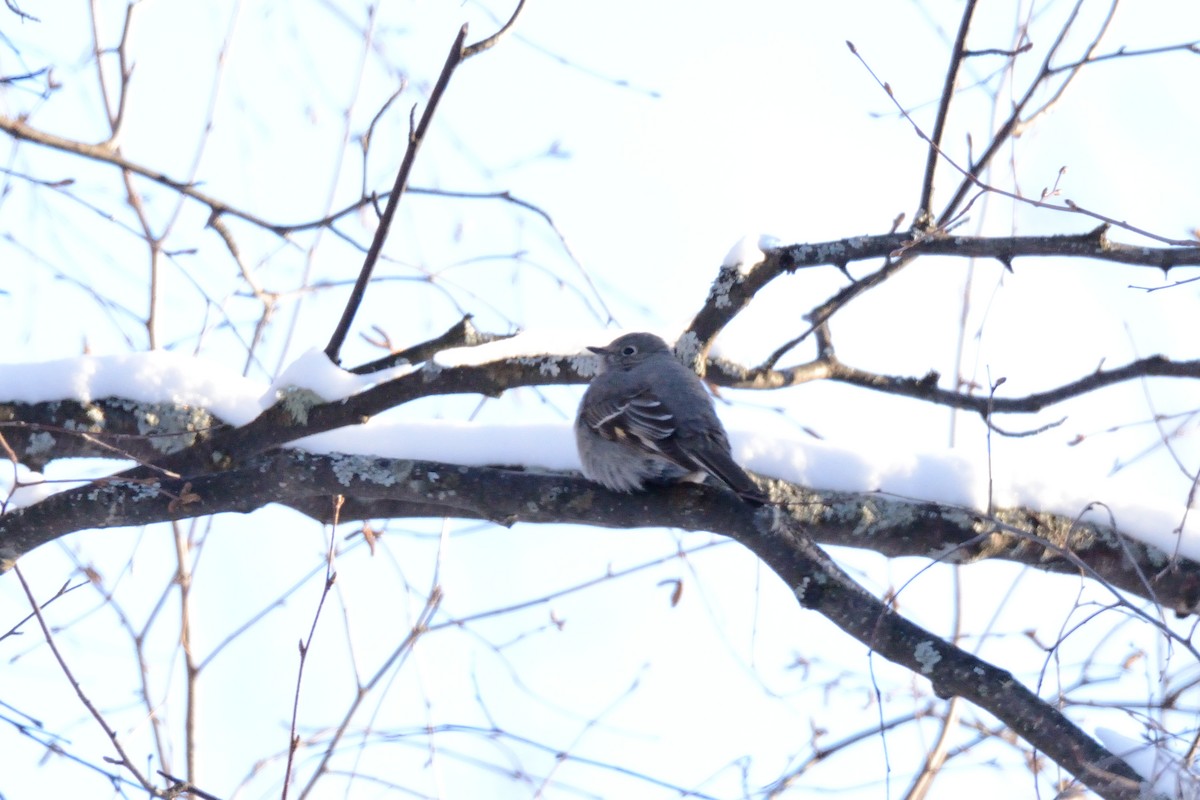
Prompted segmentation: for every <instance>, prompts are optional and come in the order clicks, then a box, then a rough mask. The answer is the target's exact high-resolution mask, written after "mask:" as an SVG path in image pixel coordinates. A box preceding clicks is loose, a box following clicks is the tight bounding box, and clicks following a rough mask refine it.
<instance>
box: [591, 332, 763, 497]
mask: <svg viewBox="0 0 1200 800" xmlns="http://www.w3.org/2000/svg"><path fill="white" fill-rule="evenodd" d="M588 350H591V351H592V352H593V353H595V354H597V355H598V356H600V358H601V367H600V372H599V374H598V375H596V377H595V378H593V379H592V382H591V384H590V385H589V386H588V388H587V391H585V392H584V394H583V399H582V400H581V401H580V403H579V413H578V414H577V415H576V417H575V444H576V446H577V448H578V449H579V459H580V461H581V462H582V463H583V474H584V476H585V477H587V478H588V479H589V480H592V481H595V482H596V483H599V484H601V485H603V486H604V487H605V488H607V489H610V490H612V491H614V492H635V491H640V490H642V489H644V488H646V485H647V484H648V483H651V484H653V483H666V482H674V481H679V480H684V479H695V478H700V479H703V477H704V476H706V475H711V476H712V477H714V478H716V479H717V480H718V481H720V482H721V483H723V484H724V485H725V486H727V487H729V488H730V489H732V490H733V491H734V492H736V493H737V495H738V496H739V497H741V498H742V500H744V501H746V502H748V503H750V504H753V505H763V504H766V503H768V502H769V498H768V497H767V495H766V494H764V493H763V491H762V490H761V489H760V488H759V487H758V485H757V484H756V483H755V482H754V479H753V478H751V477H750V476H749V475H747V474H746V471H745V470H744V469H742V468H741V467H740V466H738V464H737V462H736V461H734V460H733V455H732V454H731V453H730V450H729V437H728V435H727V434H726V433H725V428H724V427H723V426H722V425H721V420H720V419H718V417H717V412H716V410H715V408H714V407H713V399H712V396H711V395H710V394H709V393H708V390H707V389H705V388H704V384H703V383H702V382H701V380H700V378H699V377H698V376H697V375H696V373H694V372H692V371H691V370H690V369H688V368H687V367H685V366H684V365H683V364H682V363H680V362H679V361H678V360H677V359H676V358H675V355H674V353H673V352H672V351H671V348H670V347H669V346H668V345H667V343H666V342H664V341H663V340H662V339H661V338H659V337H658V336H655V335H654V334H652V333H627V334H625V335H624V336H620V337H618V338H617V339H615V340H614V341H612V342H611V343H610V344H609V345H608V346H607V347H591V346H589V347H588Z"/></svg>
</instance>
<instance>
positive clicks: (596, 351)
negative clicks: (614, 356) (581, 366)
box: [588, 344, 608, 356]
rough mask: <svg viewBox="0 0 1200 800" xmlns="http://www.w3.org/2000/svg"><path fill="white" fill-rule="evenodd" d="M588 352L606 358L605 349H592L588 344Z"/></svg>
mask: <svg viewBox="0 0 1200 800" xmlns="http://www.w3.org/2000/svg"><path fill="white" fill-rule="evenodd" d="M588 350H591V351H592V352H593V353H595V354H596V355H598V356H606V355H608V348H607V347H592V346H591V345H590V344H589V345H588Z"/></svg>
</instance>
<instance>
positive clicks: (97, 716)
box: [13, 564, 164, 797]
mask: <svg viewBox="0 0 1200 800" xmlns="http://www.w3.org/2000/svg"><path fill="white" fill-rule="evenodd" d="M13 572H15V573H16V574H17V580H19V581H20V582H21V588H22V589H23V590H24V592H25V597H27V598H28V599H29V606H30V608H32V609H33V613H34V616H36V617H37V621H38V625H39V626H41V628H42V636H44V637H45V639H46V644H47V645H49V646H50V652H51V653H53V654H54V660H55V661H57V662H58V666H59V669H61V670H62V673H63V675H65V676H66V678H67V681H68V682H69V683H70V684H71V688H72V689H74V690H75V695H76V697H78V698H79V702H81V703H83V707H84V708H86V709H87V710H88V713H89V714H91V715H92V719H94V720H96V722H98V723H99V724H100V727H101V728H102V729H103V730H104V734H105V735H106V736H107V737H108V740H109V741H110V742H112V744H113V747H114V748H115V749H116V751H117V755H119V756H120V757H121V758H120V764H121V766H123V767H124V768H125V769H127V770H129V772H130V773H131V774H132V775H133V777H134V778H135V779H136V780H137V782H138V783H140V784H141V785H142V788H144V789H145V790H146V791H147V792H149V793H150V794H151V795H153V796H154V797H163V796H164V795H163V794H162V792H161V791H159V790H158V789H156V788H155V787H154V785H153V784H151V783H150V781H148V780H147V779H146V778H145V776H143V775H142V773H141V772H139V771H138V768H137V767H135V766H134V765H133V760H132V759H130V758H129V755H128V754H127V753H126V752H125V748H124V747H123V746H122V745H121V740H120V738H119V737H118V736H117V732H116V731H115V730H113V729H112V728H110V727H109V726H108V723H107V722H105V721H104V716H103V715H102V714H101V713H100V709H98V708H96V706H95V705H93V703H92V701H91V700H90V699H89V698H88V696H87V695H86V694H84V692H83V687H82V686H80V685H79V681H77V680H76V679H75V676H74V675H73V674H72V673H71V668H70V667H68V666H67V662H66V659H64V658H63V657H62V653H60V652H59V650H58V645H56V644H55V643H54V635H53V634H51V633H50V626H49V625H47V624H46V619H45V617H43V616H42V609H41V606H40V605H38V602H37V599H36V598H34V596H33V590H32V589H30V588H29V583H28V582H27V581H26V580H25V575H24V573H22V572H21V568H20V567H19V566H17V565H16V564H14V565H13Z"/></svg>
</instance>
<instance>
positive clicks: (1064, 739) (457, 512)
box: [0, 448, 1137, 798]
mask: <svg viewBox="0 0 1200 800" xmlns="http://www.w3.org/2000/svg"><path fill="white" fill-rule="evenodd" d="M771 488H772V494H773V496H774V497H775V498H776V499H777V500H780V501H786V503H787V505H781V506H776V507H772V506H768V507H765V508H762V509H755V508H752V507H750V506H748V505H746V504H744V503H742V502H741V501H739V500H738V499H737V497H736V496H735V495H733V494H732V493H729V492H726V491H723V490H720V489H715V488H712V487H706V486H698V485H695V484H680V485H677V486H674V487H669V488H666V489H663V490H661V491H654V492H646V493H641V494H637V495H633V496H629V495H618V494H613V493H611V492H608V491H606V490H604V489H602V488H600V487H598V486H596V485H595V484H592V483H590V482H588V481H586V480H584V479H583V478H582V477H580V476H578V475H575V474H573V473H572V474H556V473H548V472H540V471H533V470H523V469H510V468H498V467H468V466H463V465H457V464H446V463H434V462H427V461H413V460H406V459H384V458H376V457H370V456H359V455H343V454H327V455H318V454H313V453H307V452H304V451H301V450H297V449H293V448H287V449H282V450H276V451H274V452H272V453H267V454H263V455H260V456H257V457H254V458H252V459H250V460H248V461H247V462H246V463H245V464H244V465H243V466H241V467H240V468H237V469H232V470H228V471H225V472H218V473H214V474H209V475H203V476H197V477H195V478H193V479H191V480H184V479H182V478H174V479H166V478H163V479H160V480H156V481H143V482H134V481H127V480H114V481H103V482H98V483H96V484H93V485H91V486H88V487H82V488H80V489H74V490H71V491H69V492H64V493H62V494H59V495H56V496H54V497H51V498H48V499H47V500H46V501H44V502H42V503H38V504H36V505H33V506H29V507H26V508H20V509H16V510H14V511H13V512H10V513H9V514H6V515H5V516H4V517H3V518H0V542H4V546H3V548H2V549H0V559H2V560H3V562H4V563H11V560H12V559H13V558H15V557H16V556H19V555H20V553H21V552H23V551H25V550H28V549H30V548H31V547H34V546H37V545H38V544H40V543H43V542H44V541H47V540H48V539H49V538H53V537H54V536H55V535H57V534H56V533H55V531H56V530H59V531H61V532H66V530H77V529H81V528H94V527H109V526H126V525H143V524H148V523H151V522H158V521H164V520H169V519H182V518H187V517H195V516H201V515H208V514H214V513H219V512H228V511H236V512H248V511H252V510H254V509H255V508H258V507H261V506H264V505H267V504H269V503H283V504H286V505H291V506H293V507H295V508H298V509H300V510H303V511H305V512H306V513H309V514H312V515H314V516H317V517H321V518H331V517H332V515H333V511H334V508H335V503H334V502H333V498H334V497H335V496H338V495H340V496H344V497H345V498H346V502H345V503H344V504H342V505H341V506H340V511H339V515H338V516H339V518H340V519H341V520H343V521H345V520H347V519H353V518H358V517H362V516H376V515H379V516H386V517H406V516H441V515H447V516H456V517H467V518H479V519H489V520H492V521H495V522H499V523H502V524H504V525H512V524H515V523H518V522H535V523H536V522H574V523H580V524H587V525H592V526H601V527H614V528H630V527H652V526H653V527H657V526H670V527H676V528H682V529H685V530H706V531H713V532H716V533H721V534H724V535H727V536H730V537H731V538H734V539H736V540H737V541H739V542H740V543H742V544H743V545H744V546H746V547H747V548H749V549H750V550H752V551H753V552H754V553H755V554H756V555H758V556H759V557H760V558H762V559H763V561H764V562H765V563H767V564H768V565H769V566H770V567H771V568H772V569H773V570H774V571H775V572H776V574H778V575H779V577H780V578H781V579H783V580H784V581H785V582H786V583H787V584H788V586H790V587H791V588H792V589H793V591H794V593H795V594H796V596H797V599H798V601H799V602H800V603H801V604H802V605H804V606H805V607H807V608H811V609H813V610H816V611H818V612H820V613H821V614H823V615H825V616H827V617H829V618H830V619H831V620H833V621H834V622H835V623H836V624H837V625H838V626H839V627H841V628H843V629H844V630H846V631H847V632H848V633H850V634H851V635H853V636H855V637H856V638H858V639H859V640H860V641H862V642H864V643H865V644H867V645H868V646H869V647H871V648H872V649H873V650H875V651H876V652H878V653H880V654H881V655H883V656H884V657H886V658H888V659H890V660H892V661H895V662H897V663H900V664H903V665H905V666H907V667H910V668H912V669H914V671H916V672H917V673H918V674H920V675H922V676H924V677H926V678H927V679H929V680H930V681H931V682H932V683H933V686H934V688H935V690H936V691H937V692H938V693H939V694H940V695H942V696H950V695H958V696H962V697H964V698H967V699H969V700H971V701H972V702H974V703H976V704H977V705H979V706H980V707H981V708H984V709H986V710H987V711H989V712H990V713H992V714H994V715H995V716H996V717H998V718H1000V719H1002V720H1004V722H1005V723H1006V724H1008V725H1009V726H1010V727H1011V728H1012V729H1013V730H1014V731H1015V732H1016V733H1018V734H1019V735H1021V736H1022V737H1024V738H1025V739H1026V740H1027V741H1029V742H1030V743H1031V744H1032V745H1033V746H1035V747H1036V748H1037V749H1039V750H1041V751H1042V752H1045V753H1047V754H1049V755H1050V756H1051V757H1053V758H1054V759H1055V760H1056V761H1057V762H1058V763H1059V764H1061V765H1062V766H1063V767H1065V768H1066V769H1068V770H1070V771H1071V772H1072V773H1073V774H1075V775H1076V776H1077V777H1078V778H1079V779H1080V780H1081V781H1083V782H1084V783H1085V784H1087V785H1089V786H1092V787H1093V788H1097V789H1098V791H1101V793H1102V794H1104V795H1105V796H1106V797H1121V798H1124V797H1129V798H1135V797H1137V793H1136V784H1137V781H1136V773H1134V772H1133V771H1132V770H1130V769H1129V768H1128V767H1127V766H1125V765H1124V764H1123V762H1121V761H1120V760H1119V759H1117V758H1115V757H1113V756H1112V755H1111V754H1110V753H1108V752H1107V751H1105V750H1104V749H1103V748H1101V747H1099V746H1098V745H1097V744H1096V743H1095V742H1094V741H1093V740H1092V739H1091V738H1090V737H1088V736H1087V735H1086V734H1085V733H1083V732H1082V731H1081V730H1080V729H1079V728H1077V727H1076V726H1075V725H1074V724H1072V723H1071V722H1070V721H1068V720H1067V719H1066V717H1064V716H1063V715H1062V714H1061V713H1060V712H1058V711H1057V710H1055V709H1054V708H1053V707H1052V706H1050V705H1048V704H1046V703H1044V702H1043V701H1042V700H1041V699H1040V698H1038V697H1037V695H1035V694H1034V693H1032V692H1030V691H1029V690H1028V689H1026V688H1025V687H1024V686H1022V685H1021V684H1020V683H1019V682H1017V681H1016V680H1015V679H1014V678H1013V677H1012V675H1011V674H1009V673H1008V672H1006V671H1004V670H1001V669H997V668H996V667H994V666H992V665H991V664H988V663H987V662H984V661H982V660H980V659H978V658H976V657H975V656H972V655H971V654H969V653H967V652H965V651H963V650H961V649H959V648H957V647H955V646H954V645H952V644H949V643H947V642H944V641H942V640H941V639H939V638H938V637H936V636H935V635H933V634H931V633H929V632H928V631H925V630H924V629H922V628H920V627H919V626H917V625H915V624H914V623H912V622H909V621H908V620H906V619H905V618H903V617H902V616H900V615H899V614H896V613H894V612H893V611H892V610H891V609H890V607H889V606H888V605H887V604H885V603H884V602H882V601H880V600H879V599H878V598H876V597H874V596H873V595H871V594H869V593H868V592H866V591H865V590H864V589H862V588H861V587H860V586H858V584H856V583H855V582H854V581H853V580H852V579H851V578H850V577H849V576H848V575H847V574H846V573H845V572H844V571H842V570H841V568H839V567H838V566H837V565H836V564H835V563H834V562H833V561H832V559H830V558H829V557H828V556H827V555H825V553H824V552H823V551H822V550H821V549H820V548H819V547H817V546H816V544H814V543H813V541H812V539H811V538H810V536H813V537H820V538H826V539H835V538H840V539H841V541H840V542H839V543H846V541H849V540H852V539H853V538H854V537H856V536H857V537H860V538H870V539H871V540H872V542H873V543H875V544H878V541H877V540H878V538H879V537H881V536H884V537H886V535H887V533H886V530H876V529H874V528H872V529H871V530H869V531H867V530H866V529H867V528H870V527H871V526H869V525H866V524H865V523H866V522H867V519H868V518H870V519H871V520H876V521H881V522H885V523H886V521H887V520H888V519H895V520H906V522H905V523H904V524H903V525H902V527H903V528H904V529H906V530H909V529H914V528H916V527H919V525H920V524H921V520H922V519H931V518H935V517H936V515H937V514H938V513H939V512H938V511H937V510H936V509H933V508H930V507H928V506H926V507H920V506H914V505H912V504H903V503H901V501H876V502H869V501H864V499H863V498H857V500H856V501H855V500H853V499H852V498H849V497H846V496H839V495H834V494H818V493H814V492H808V491H806V490H804V489H802V488H799V487H786V486H782V485H778V484H776V485H773V486H772V487H771ZM889 504H890V505H892V506H894V507H892V508H888V507H886V506H888V505H889ZM901 506H904V508H901ZM854 508H857V509H858V512H857V516H855V517H854V518H852V516H853V515H854V513H855V512H854V511H853V509H854ZM867 509H869V511H868V510H867ZM942 516H943V517H944V518H945V519H947V520H950V519H954V518H955V516H956V515H954V514H952V513H946V514H943V515H942ZM972 516H973V515H968V514H960V515H957V518H958V521H959V524H961V525H963V526H964V527H965V529H964V530H963V531H962V532H961V533H960V535H966V533H967V532H968V531H970V530H974V529H973V528H971V527H970V525H969V523H968V521H969V520H970V518H971V517H972ZM976 522H977V523H980V524H983V525H985V526H986V527H992V526H991V525H990V524H989V523H987V522H986V521H981V520H976ZM945 532H946V531H941V533H945ZM974 538H978V537H974ZM1097 538H1099V537H1097ZM1034 550H1036V552H1031V551H1030V549H1029V548H1026V549H1025V551H1024V552H1025V553H1026V555H1027V556H1032V557H1033V559H1034V560H1038V558H1039V555H1040V556H1044V555H1045V552H1046V549H1045V548H1044V547H1042V546H1038V547H1036V548H1034ZM1012 552H1013V555H1016V554H1017V553H1019V552H1021V550H1019V549H1018V550H1014V551H1012ZM1101 766H1103V769H1100V767H1101ZM1131 787H1132V788H1131Z"/></svg>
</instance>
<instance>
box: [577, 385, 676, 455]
mask: <svg viewBox="0 0 1200 800" xmlns="http://www.w3.org/2000/svg"><path fill="white" fill-rule="evenodd" d="M583 421H584V422H585V423H586V424H587V425H588V427H590V428H591V429H592V430H594V431H596V433H598V434H600V435H601V436H603V437H604V438H605V439H608V440H610V441H629V440H630V439H632V440H633V441H634V442H637V443H640V444H641V445H642V446H643V447H646V448H647V449H648V450H650V451H652V452H656V453H657V452H660V451H659V448H658V447H656V446H655V443H656V442H660V441H662V440H663V439H666V438H667V437H669V436H671V435H672V434H673V433H675V418H674V416H672V414H671V413H670V412H669V411H667V410H666V408H664V407H663V404H662V402H660V401H659V399H658V398H657V397H655V396H654V393H653V392H650V391H648V390H642V391H640V392H638V393H637V394H633V395H629V396H627V397H614V398H613V399H612V400H611V401H609V402H606V403H591V404H589V406H588V408H587V411H586V413H585V414H584V418H583Z"/></svg>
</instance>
